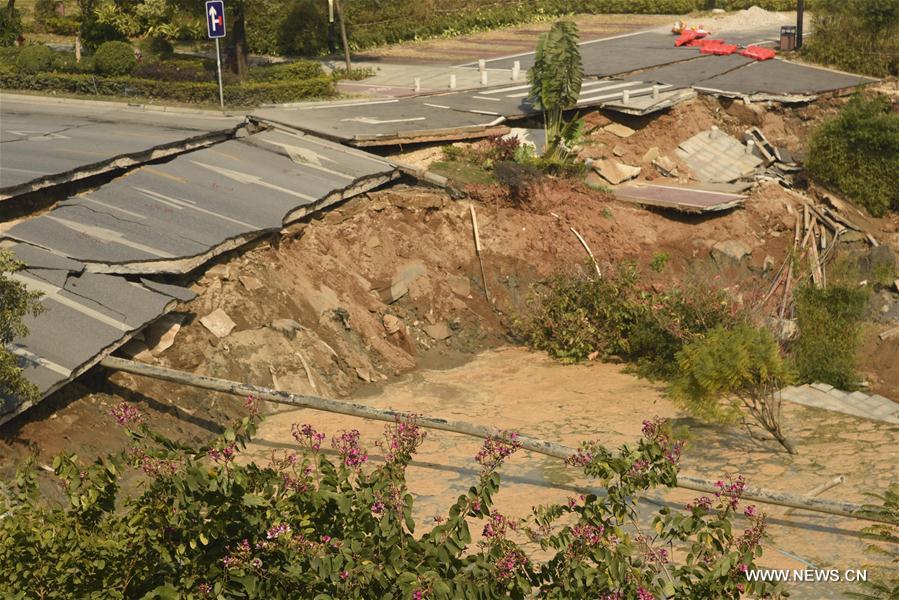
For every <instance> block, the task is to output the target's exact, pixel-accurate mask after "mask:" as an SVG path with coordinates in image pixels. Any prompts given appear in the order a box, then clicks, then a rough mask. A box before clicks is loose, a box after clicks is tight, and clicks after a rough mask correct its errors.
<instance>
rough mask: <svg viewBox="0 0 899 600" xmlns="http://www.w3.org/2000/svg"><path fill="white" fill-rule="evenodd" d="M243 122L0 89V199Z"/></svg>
mask: <svg viewBox="0 0 899 600" xmlns="http://www.w3.org/2000/svg"><path fill="white" fill-rule="evenodd" d="M98 104H99V103H98ZM244 122H245V119H244V118H243V117H222V116H209V115H200V114H178V113H161V112H154V113H147V112H142V111H134V110H129V109H127V108H110V107H107V106H104V105H103V104H99V105H98V106H89V105H83V106H82V105H75V106H68V105H66V106H62V105H57V104H53V103H47V102H45V101H41V100H34V99H30V98H27V99H26V98H25V97H16V96H6V95H5V96H4V98H3V103H2V105H0V154H2V157H3V160H2V161H0V205H2V202H3V201H4V200H7V199H10V198H13V197H16V196H20V195H22V194H27V193H30V192H35V191H37V190H40V189H43V188H46V187H50V186H54V185H59V184H62V183H68V182H71V181H77V180H80V179H85V178H88V177H93V176H96V175H100V174H103V173H106V172H109V171H113V170H115V169H122V168H127V167H132V166H135V165H140V164H143V163H145V162H148V161H153V160H158V159H161V158H165V157H168V156H172V155H175V154H179V153H182V152H187V151H190V150H195V149H198V148H203V147H206V146H210V145H213V144H216V143H218V142H221V141H224V140H226V139H229V138H231V137H233V136H234V135H235V133H236V131H237V129H238V128H239V127H241V126H242V125H243V123H244Z"/></svg>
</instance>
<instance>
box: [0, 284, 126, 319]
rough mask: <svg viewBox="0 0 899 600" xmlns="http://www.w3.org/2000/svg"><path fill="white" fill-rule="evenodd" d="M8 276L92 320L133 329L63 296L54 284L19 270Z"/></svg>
mask: <svg viewBox="0 0 899 600" xmlns="http://www.w3.org/2000/svg"><path fill="white" fill-rule="evenodd" d="M10 277H12V278H13V279H15V280H16V281H18V282H20V283H23V284H25V287H27V288H28V289H29V290H32V291H35V292H41V293H43V294H44V298H50V299H52V300H54V301H56V302H59V303H60V304H62V305H63V306H67V307H69V308H71V309H72V310H74V311H77V312H79V313H81V314H83V315H84V316H86V317H90V318H91V319H93V320H94V321H99V322H101V323H103V324H104V325H109V326H110V327H112V328H113V329H118V330H119V331H131V330H132V329H135V327H132V326H131V325H128V324H126V323H122V322H121V321H119V320H118V319H113V318H112V317H110V316H108V315H105V314H103V313H101V312H100V311H98V310H94V309H93V308H90V307H89V306H85V305H84V304H81V303H80V302H76V301H75V300H73V299H72V298H69V297H68V296H64V295H63V294H62V292H63V290H62V289H60V288H58V287H56V286H55V285H50V284H49V283H46V282H44V281H40V280H38V279H32V278H31V277H28V276H27V275H24V274H22V273H21V272H20V273H13V274H12V275H10Z"/></svg>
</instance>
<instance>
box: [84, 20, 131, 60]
mask: <svg viewBox="0 0 899 600" xmlns="http://www.w3.org/2000/svg"><path fill="white" fill-rule="evenodd" d="M116 41H118V42H127V41H128V37H127V36H126V35H125V34H124V33H122V32H121V31H119V30H118V29H116V28H115V27H113V26H112V25H110V24H108V23H100V22H99V21H97V20H96V18H94V17H92V16H90V17H85V18H84V20H83V21H82V23H81V45H82V46H83V47H84V49H85V50H86V51H87V52H95V51H96V50H97V49H98V48H99V47H100V46H101V45H103V44H104V43H106V42H116Z"/></svg>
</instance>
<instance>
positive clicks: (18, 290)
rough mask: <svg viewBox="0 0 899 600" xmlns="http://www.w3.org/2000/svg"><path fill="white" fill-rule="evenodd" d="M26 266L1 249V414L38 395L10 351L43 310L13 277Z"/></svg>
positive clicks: (37, 300)
mask: <svg viewBox="0 0 899 600" xmlns="http://www.w3.org/2000/svg"><path fill="white" fill-rule="evenodd" d="M23 267H24V265H22V263H20V262H18V261H16V260H15V258H14V257H13V255H12V254H10V253H9V252H7V251H6V250H3V249H0V414H5V413H7V412H9V411H8V410H7V407H5V406H4V404H5V402H6V401H14V402H24V401H30V400H35V399H37V396H38V391H37V388H36V387H35V386H34V385H33V384H32V383H31V382H29V381H28V380H27V379H25V378H24V377H23V376H22V369H21V368H20V367H19V361H18V359H17V357H16V356H15V355H14V354H12V353H11V352H10V351H9V350H8V349H7V348H8V347H9V344H11V343H12V342H13V341H14V340H16V339H18V338H22V337H24V336H26V335H28V328H27V327H26V326H25V324H24V323H23V322H22V320H23V319H24V318H25V317H26V316H29V315H32V316H36V315H38V314H40V312H41V311H42V310H43V305H42V304H41V303H40V294H38V293H37V292H30V291H28V290H27V289H26V288H25V285H24V284H23V283H21V282H20V281H16V280H15V279H12V278H11V277H10V275H12V274H13V273H16V272H17V271H20V270H21V269H22V268H23ZM0 514H2V513H0Z"/></svg>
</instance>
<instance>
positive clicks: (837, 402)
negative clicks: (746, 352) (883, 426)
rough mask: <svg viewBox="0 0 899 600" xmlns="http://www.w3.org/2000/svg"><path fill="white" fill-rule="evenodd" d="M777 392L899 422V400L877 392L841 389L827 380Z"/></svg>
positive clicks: (825, 406) (805, 402)
mask: <svg viewBox="0 0 899 600" xmlns="http://www.w3.org/2000/svg"><path fill="white" fill-rule="evenodd" d="M780 393H781V398H783V399H784V400H787V401H789V402H795V403H796V404H802V405H805V406H811V407H813V408H821V409H824V410H832V411H835V412H841V413H844V414H847V415H853V416H855V417H862V418H863V419H872V420H875V421H884V422H886V423H894V424H897V425H899V404H897V403H895V402H893V401H892V400H890V399H889V398H884V397H883V396H880V395H878V394H874V395H869V394H865V393H864V392H844V391H842V390H838V389H836V388H835V387H833V386H832V385H827V384H826V383H813V384H811V385H802V386H799V387H796V386H789V387H786V388H784V389H783V390H781V392H780Z"/></svg>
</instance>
